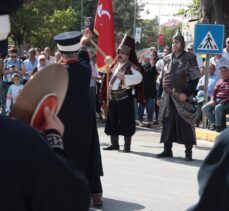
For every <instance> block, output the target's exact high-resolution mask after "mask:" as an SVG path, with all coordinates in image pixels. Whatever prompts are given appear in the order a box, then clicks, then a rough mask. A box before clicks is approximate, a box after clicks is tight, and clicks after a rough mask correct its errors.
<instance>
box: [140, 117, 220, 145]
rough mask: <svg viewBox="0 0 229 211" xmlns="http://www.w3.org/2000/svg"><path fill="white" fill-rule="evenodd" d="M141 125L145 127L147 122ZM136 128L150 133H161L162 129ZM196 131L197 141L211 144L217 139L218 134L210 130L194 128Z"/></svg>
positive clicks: (154, 126)
mask: <svg viewBox="0 0 229 211" xmlns="http://www.w3.org/2000/svg"><path fill="white" fill-rule="evenodd" d="M143 123H144V124H145V125H146V124H147V122H146V121H143ZM136 126H137V128H139V129H144V130H149V131H150V130H152V131H161V129H162V126H161V125H153V126H152V128H150V129H149V128H146V127H140V126H138V125H136ZM195 130H196V138H197V140H205V141H211V142H214V141H215V140H216V138H217V136H218V135H219V134H220V133H218V132H216V131H211V130H208V129H204V128H201V127H196V128H195Z"/></svg>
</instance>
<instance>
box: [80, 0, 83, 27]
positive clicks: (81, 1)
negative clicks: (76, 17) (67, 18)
mask: <svg viewBox="0 0 229 211" xmlns="http://www.w3.org/2000/svg"><path fill="white" fill-rule="evenodd" d="M80 4H81V5H80V7H81V30H83V0H80Z"/></svg>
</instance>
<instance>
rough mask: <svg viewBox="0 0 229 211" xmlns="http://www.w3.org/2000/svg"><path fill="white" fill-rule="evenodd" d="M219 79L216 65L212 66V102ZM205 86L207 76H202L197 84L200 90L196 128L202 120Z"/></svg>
mask: <svg viewBox="0 0 229 211" xmlns="http://www.w3.org/2000/svg"><path fill="white" fill-rule="evenodd" d="M218 79H219V77H218V75H216V74H215V65H214V64H211V65H210V66H209V78H208V89H207V91H208V100H210V98H211V96H212V93H213V91H214V88H215V85H216V82H217V81H218ZM204 86H205V75H204V76H202V77H201V78H200V80H199V82H198V84H197V87H196V89H197V90H198V92H197V96H196V102H197V105H196V117H195V118H196V126H197V127H199V124H200V122H201V119H202V110H201V108H202V106H203V103H204Z"/></svg>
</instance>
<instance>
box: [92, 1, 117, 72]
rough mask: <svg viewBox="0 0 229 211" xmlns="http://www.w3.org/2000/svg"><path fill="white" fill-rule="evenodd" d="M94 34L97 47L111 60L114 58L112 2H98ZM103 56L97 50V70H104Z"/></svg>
mask: <svg viewBox="0 0 229 211" xmlns="http://www.w3.org/2000/svg"><path fill="white" fill-rule="evenodd" d="M94 32H95V33H96V34H97V35H98V46H99V48H100V49H101V50H102V51H103V52H104V53H105V54H106V55H107V56H111V57H112V58H113V59H114V58H115V56H116V50H115V35H114V17H113V12H112V0H99V2H98V6H97V12H96V16H95V24H94ZM104 59H105V58H104V56H102V54H101V53H100V52H99V51H98V50H97V52H96V65H97V67H98V69H104V68H105V61H104Z"/></svg>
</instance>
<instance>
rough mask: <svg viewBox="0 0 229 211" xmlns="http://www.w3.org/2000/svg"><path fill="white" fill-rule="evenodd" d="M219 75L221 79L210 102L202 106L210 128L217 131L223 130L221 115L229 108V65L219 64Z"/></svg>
mask: <svg viewBox="0 0 229 211" xmlns="http://www.w3.org/2000/svg"><path fill="white" fill-rule="evenodd" d="M220 75H221V79H219V80H218V81H217V83H216V87H215V89H214V91H213V94H212V97H211V100H210V102H208V103H207V104H205V105H204V106H203V108H202V111H203V113H204V115H206V116H207V119H208V120H209V121H210V123H211V124H212V125H213V127H212V130H216V131H217V132H220V131H222V130H223V128H222V117H223V114H224V111H225V110H227V109H229V66H225V65H223V66H221V67H220ZM213 111H214V112H215V113H213Z"/></svg>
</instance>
